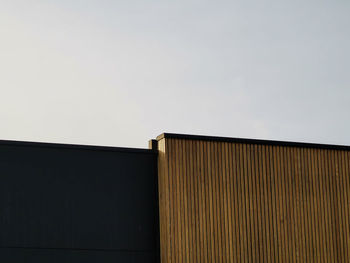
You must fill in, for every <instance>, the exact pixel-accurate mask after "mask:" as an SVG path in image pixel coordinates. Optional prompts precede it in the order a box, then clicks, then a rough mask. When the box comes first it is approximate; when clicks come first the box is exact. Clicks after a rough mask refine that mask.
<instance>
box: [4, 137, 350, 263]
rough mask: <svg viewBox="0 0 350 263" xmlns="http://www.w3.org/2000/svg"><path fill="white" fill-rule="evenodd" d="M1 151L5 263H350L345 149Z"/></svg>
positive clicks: (236, 142) (197, 140)
mask: <svg viewBox="0 0 350 263" xmlns="http://www.w3.org/2000/svg"><path fill="white" fill-rule="evenodd" d="M150 148H151V149H129V148H114V147H92V146H76V145H59V144H43V143H25V142H9V141H1V142H0V211H1V214H0V217H1V219H0V242H1V243H0V262H39V263H40V262H87V263H89V262H101V263H103V262H135V263H138V262H145V263H147V262H159V261H160V262H162V263H169V262H171V263H174V262H200V263H202V262H208V263H209V262H349V258H350V257H349V256H350V255H349V254H350V224H349V223H350V222H349V221H350V218H349V217H350V216H349V215H350V214H349V210H350V208H349V206H350V202H349V201H350V191H349V190H350V147H348V146H336V145H324V144H308V143H294V142H279V141H264V140H250V139H236V138H222V137H208V136H193V135H179V134H162V135H161V136H158V137H157V139H156V140H152V141H151V142H150Z"/></svg>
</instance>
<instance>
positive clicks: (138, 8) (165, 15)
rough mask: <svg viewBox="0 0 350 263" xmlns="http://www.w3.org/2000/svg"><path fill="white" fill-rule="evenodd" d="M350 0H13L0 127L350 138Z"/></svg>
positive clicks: (91, 136) (110, 139)
mask: <svg viewBox="0 0 350 263" xmlns="http://www.w3.org/2000/svg"><path fill="white" fill-rule="evenodd" d="M349 14H350V1H348V0H332V1H330V0H329V1H323V0H318V1H313V0H293V1H291V0H289V1H283V0H278V1H277V0H265V1H260V0H244V1H243V0H239V1H234V0H229V1H226V0H225V1H224V0H216V1H206V0H201V1H194V0H176V1H165V0H163V1H158V0H147V1H144V0H143V1H139V0H128V1H118V0H113V1H112V0H70V1H68V0H59V1H58V0H55V1H53V0H45V1H43V0H31V1H28V0H0V139H1V140H20V141H38V142H54V143H70V144H88V145H104V146H119V147H140V148H146V147H147V143H148V140H149V139H152V138H155V137H156V136H157V135H159V134H161V133H163V132H171V133H186V134H201V135H213V136H226V137H238V138H256V139H271V140H285V141H301V142H316V143H327V144H328V143H330V144H345V145H350V122H349V113H350V51H349V49H350V15H349Z"/></svg>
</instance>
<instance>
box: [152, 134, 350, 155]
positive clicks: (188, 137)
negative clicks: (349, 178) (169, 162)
mask: <svg viewBox="0 0 350 263" xmlns="http://www.w3.org/2000/svg"><path fill="white" fill-rule="evenodd" d="M164 138H165V139H182V140H199V141H216V142H231V143H245V144H259V145H273V146H288V147H300V148H317V149H328V150H343V151H350V146H346V145H332V144H318V143H305V142H290V141H273V140H261V139H246V138H230V137H217V136H205V135H190V134H176V133H163V134H161V135H159V136H157V140H158V141H159V140H161V139H164Z"/></svg>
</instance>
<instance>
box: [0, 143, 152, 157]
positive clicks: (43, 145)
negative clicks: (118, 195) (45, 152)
mask: <svg viewBox="0 0 350 263" xmlns="http://www.w3.org/2000/svg"><path fill="white" fill-rule="evenodd" d="M1 145H8V146H20V147H22V146H23V147H39V148H56V149H71V150H88V151H108V152H124V153H125V152H129V153H143V154H155V152H154V151H152V150H150V149H142V148H125V147H111V146H94V145H79V144H64V143H46V142H27V141H8V140H0V146H1Z"/></svg>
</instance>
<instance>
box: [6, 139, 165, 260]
mask: <svg viewBox="0 0 350 263" xmlns="http://www.w3.org/2000/svg"><path fill="white" fill-rule="evenodd" d="M156 165H157V156H156V153H154V152H152V151H151V150H143V149H125V148H107V147H87V146H72V145H56V144H41V143H21V142H8V141H0V262H6V263H12V262H35V263H41V262H50V263H54V262H84V263H89V262H99V263H104V262H134V263H138V262H142V263H147V262H152V263H153V262H158V258H159V252H158V248H157V242H158V232H157V231H158V215H157V211H158V207H157V189H156V188H157V183H156V177H157V166H156Z"/></svg>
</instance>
